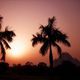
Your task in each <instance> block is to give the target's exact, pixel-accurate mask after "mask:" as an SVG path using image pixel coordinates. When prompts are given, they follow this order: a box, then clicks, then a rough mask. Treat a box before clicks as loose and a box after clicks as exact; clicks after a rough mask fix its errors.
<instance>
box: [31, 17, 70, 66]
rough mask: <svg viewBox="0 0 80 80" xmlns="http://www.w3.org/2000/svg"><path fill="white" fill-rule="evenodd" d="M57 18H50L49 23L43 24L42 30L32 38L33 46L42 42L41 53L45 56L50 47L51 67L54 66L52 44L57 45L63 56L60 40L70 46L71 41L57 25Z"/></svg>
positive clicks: (59, 52)
mask: <svg viewBox="0 0 80 80" xmlns="http://www.w3.org/2000/svg"><path fill="white" fill-rule="evenodd" d="M55 20H56V18H55V17H54V16H53V17H52V18H49V19H48V25H47V26H43V25H41V26H40V27H39V29H40V32H39V33H37V34H36V35H33V38H32V46H33V47H34V46H35V45H37V44H38V43H42V46H41V48H40V53H41V54H42V55H43V56H44V55H45V54H46V53H47V51H48V49H49V51H50V52H49V62H50V67H53V55H52V46H53V47H56V48H57V50H58V54H59V58H61V52H62V50H61V48H60V46H59V44H57V43H58V42H61V43H63V44H65V45H66V46H69V47H70V43H69V41H68V40H67V39H68V36H67V35H66V34H64V33H62V32H61V31H60V30H59V29H58V28H56V27H55V26H56V25H55Z"/></svg>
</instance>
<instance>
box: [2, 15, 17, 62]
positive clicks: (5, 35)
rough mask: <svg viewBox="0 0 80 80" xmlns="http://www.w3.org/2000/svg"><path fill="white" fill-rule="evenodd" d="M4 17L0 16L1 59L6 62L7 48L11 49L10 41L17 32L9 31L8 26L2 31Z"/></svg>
mask: <svg viewBox="0 0 80 80" xmlns="http://www.w3.org/2000/svg"><path fill="white" fill-rule="evenodd" d="M2 19H3V17H1V16H0V48H1V53H2V58H1V60H2V61H3V62H5V54H6V51H5V50H6V49H11V47H10V45H9V42H12V40H13V37H14V36H15V33H14V32H13V31H9V30H8V27H6V28H5V31H2V30H1V29H2Z"/></svg>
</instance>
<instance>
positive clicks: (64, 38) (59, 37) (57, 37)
mask: <svg viewBox="0 0 80 80" xmlns="http://www.w3.org/2000/svg"><path fill="white" fill-rule="evenodd" d="M53 37H54V39H55V41H57V42H62V43H63V44H65V45H67V46H69V47H70V46H71V45H70V42H69V41H68V40H67V39H68V36H67V35H66V34H64V33H62V32H61V31H59V30H58V29H56V30H55V31H54V34H53Z"/></svg>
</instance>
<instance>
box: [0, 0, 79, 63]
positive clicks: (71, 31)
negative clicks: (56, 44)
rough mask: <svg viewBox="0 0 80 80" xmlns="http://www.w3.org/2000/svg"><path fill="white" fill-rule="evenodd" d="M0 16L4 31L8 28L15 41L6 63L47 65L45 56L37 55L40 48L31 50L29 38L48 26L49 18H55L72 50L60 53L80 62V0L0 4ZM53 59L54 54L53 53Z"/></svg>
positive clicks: (4, 1)
mask: <svg viewBox="0 0 80 80" xmlns="http://www.w3.org/2000/svg"><path fill="white" fill-rule="evenodd" d="M0 15H2V16H3V17H4V19H3V24H2V25H3V29H4V28H5V27H6V26H9V29H10V30H14V31H15V33H16V37H15V38H14V40H13V42H12V43H10V45H11V47H12V49H11V50H7V55H6V62H8V63H10V64H18V63H20V64H25V63H26V62H27V61H31V62H33V63H34V64H38V63H39V62H42V61H43V62H46V63H49V60H48V55H49V54H47V55H46V56H44V57H43V56H42V55H41V54H39V48H40V45H37V46H35V47H32V43H31V39H32V34H35V33H36V32H38V31H39V29H38V28H39V26H40V25H41V24H43V25H47V20H48V18H49V17H53V16H55V17H56V27H58V28H59V29H60V30H61V31H62V32H65V33H66V34H67V35H68V36H69V41H70V43H71V48H70V47H66V46H64V45H61V47H62V50H63V52H69V53H70V54H71V55H72V56H73V57H74V58H77V59H79V60H80V0H0ZM53 55H54V58H56V57H57V51H56V49H55V48H54V49H53Z"/></svg>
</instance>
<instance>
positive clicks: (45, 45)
mask: <svg viewBox="0 0 80 80" xmlns="http://www.w3.org/2000/svg"><path fill="white" fill-rule="evenodd" d="M48 48H49V42H48V41H45V42H44V43H43V45H42V46H41V48H40V53H41V54H42V55H43V56H44V55H45V54H46V53H47V51H48Z"/></svg>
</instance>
